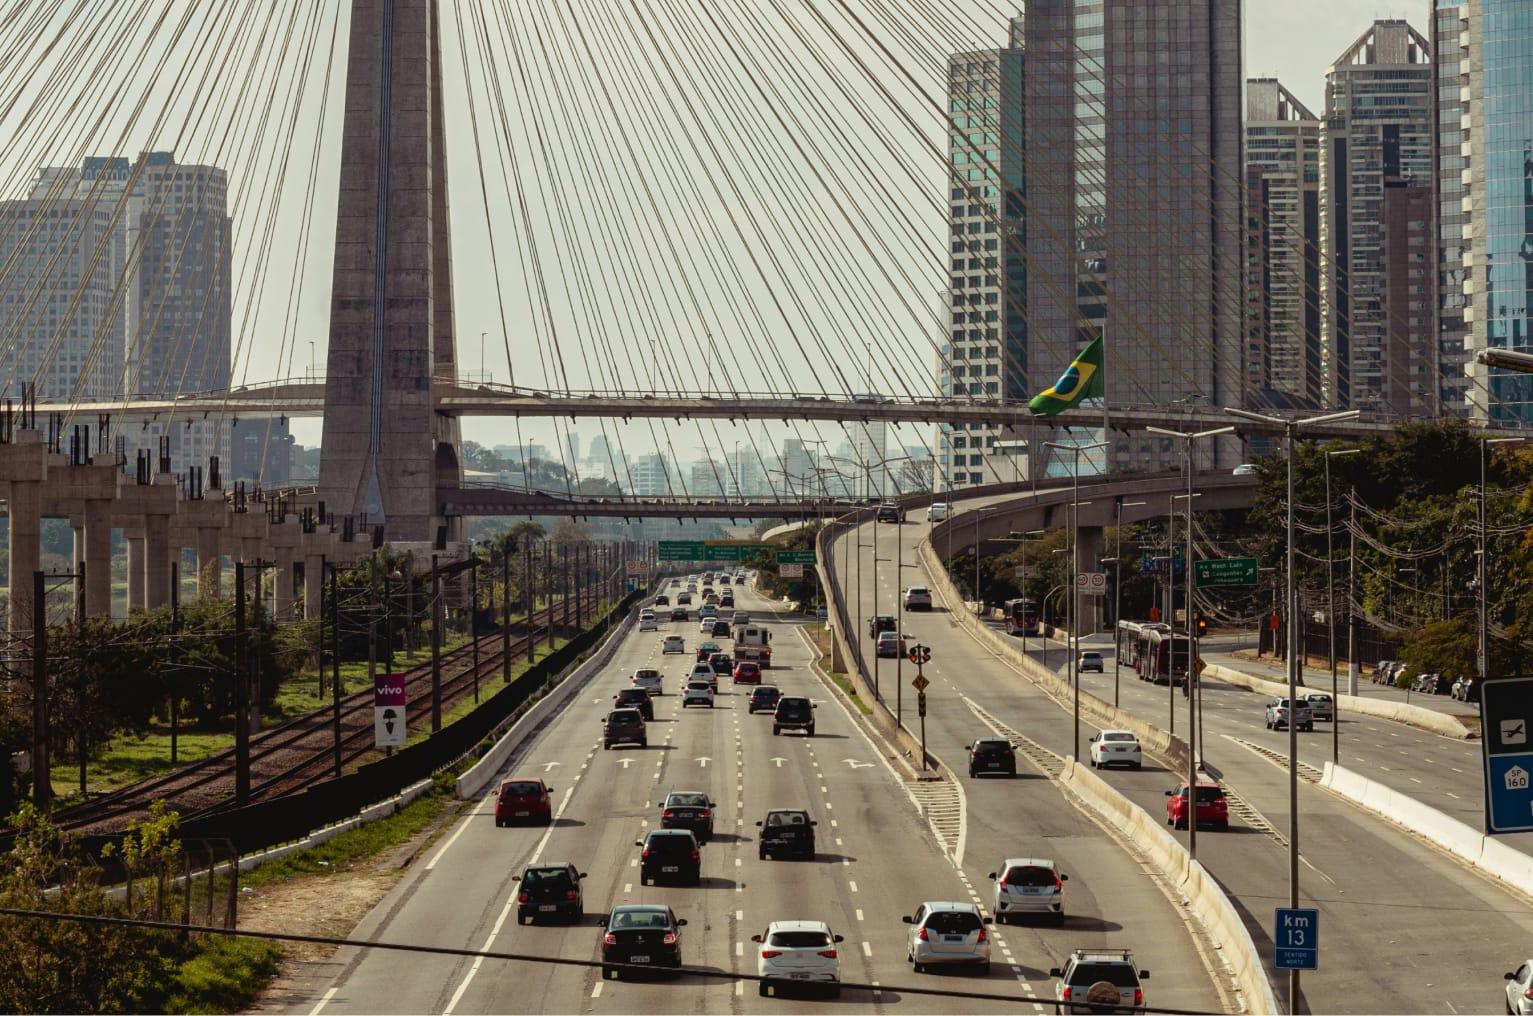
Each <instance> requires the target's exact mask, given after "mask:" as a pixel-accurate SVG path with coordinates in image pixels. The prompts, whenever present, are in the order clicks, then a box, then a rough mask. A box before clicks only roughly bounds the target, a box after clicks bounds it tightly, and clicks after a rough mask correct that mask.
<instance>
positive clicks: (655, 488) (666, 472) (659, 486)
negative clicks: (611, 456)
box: [630, 453, 680, 497]
mask: <svg viewBox="0 0 1533 1016" xmlns="http://www.w3.org/2000/svg"><path fill="white" fill-rule="evenodd" d="M630 473H631V475H632V477H633V493H634V494H636V495H638V496H639V497H667V496H669V495H670V494H672V493H678V494H679V493H680V491H679V490H673V488H672V485H671V474H670V467H669V465H667V463H666V461H665V456H664V455H660V454H659V453H651V454H649V455H641V456H639V458H638V459H636V460H635V461H634V463H633V466H632V469H631V471H630Z"/></svg>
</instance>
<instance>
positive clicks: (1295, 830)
mask: <svg viewBox="0 0 1533 1016" xmlns="http://www.w3.org/2000/svg"><path fill="white" fill-rule="evenodd" d="M1224 411H1225V412H1226V413H1228V414H1230V415H1231V416H1238V417H1240V418H1241V419H1244V420H1254V421H1255V422H1257V423H1265V424H1268V425H1273V426H1277V427H1281V428H1282V430H1283V437H1284V439H1285V441H1284V443H1285V444H1286V445H1287V451H1286V459H1287V467H1288V512H1287V525H1286V529H1287V544H1288V547H1287V553H1286V557H1287V562H1288V576H1287V583H1288V587H1287V590H1286V592H1285V596H1284V604H1283V614H1284V615H1285V616H1286V618H1287V621H1288V661H1287V663H1288V702H1289V704H1290V705H1292V704H1293V701H1294V699H1296V698H1298V695H1299V660H1298V656H1299V645H1298V643H1299V640H1298V635H1297V632H1298V625H1296V624H1295V623H1294V621H1295V620H1296V619H1297V618H1298V616H1299V611H1298V606H1299V587H1298V582H1297V581H1296V579H1295V576H1294V570H1293V566H1294V546H1293V443H1294V439H1295V437H1296V436H1297V434H1298V432H1299V431H1300V430H1302V429H1304V428H1306V427H1313V426H1316V425H1318V424H1322V423H1336V422H1339V421H1341V420H1355V419H1356V418H1357V415H1358V411H1357V410H1355V409H1348V410H1346V411H1344V412H1340V413H1325V414H1322V415H1320V416H1311V417H1309V418H1307V419H1303V420H1287V419H1283V418H1282V417H1277V416H1264V415H1262V414H1261V413H1252V412H1249V411H1248V410H1244V409H1231V408H1229V407H1225V410H1224ZM1288 905H1289V907H1292V908H1297V907H1298V906H1299V734H1298V728H1297V727H1296V726H1295V725H1294V724H1292V723H1290V724H1289V725H1288ZM1298 1003H1299V972H1298V971H1297V970H1290V971H1289V972H1288V1011H1289V1012H1296V1011H1297V1006H1298Z"/></svg>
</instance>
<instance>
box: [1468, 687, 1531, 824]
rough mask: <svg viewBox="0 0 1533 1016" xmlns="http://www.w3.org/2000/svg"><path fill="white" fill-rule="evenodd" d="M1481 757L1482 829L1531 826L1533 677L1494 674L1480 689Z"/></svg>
mask: <svg viewBox="0 0 1533 1016" xmlns="http://www.w3.org/2000/svg"><path fill="white" fill-rule="evenodd" d="M1480 703H1481V705H1480V743H1481V744H1482V745H1483V747H1482V748H1481V752H1482V753H1483V755H1484V759H1485V831H1486V832H1487V833H1489V834H1491V835H1495V834H1497V833H1521V832H1528V831H1529V830H1533V733H1530V728H1533V677H1513V678H1498V679H1496V680H1492V681H1486V682H1485V683H1484V684H1483V685H1482V686H1481V688H1480Z"/></svg>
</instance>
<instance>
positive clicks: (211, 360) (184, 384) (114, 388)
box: [0, 152, 233, 472]
mask: <svg viewBox="0 0 1533 1016" xmlns="http://www.w3.org/2000/svg"><path fill="white" fill-rule="evenodd" d="M227 188H228V179H227V174H226V173H225V172H224V171H223V170H222V169H219V168H217V167H215V166H198V165H182V164H180V163H177V162H176V161H175V156H174V155H173V154H172V153H169V152H147V153H144V154H142V155H140V156H139V158H138V159H137V160H136V161H135V160H129V159H126V158H99V157H90V158H86V159H85V160H83V161H82V163H81V165H80V166H79V167H78V168H75V167H58V166H50V167H44V168H43V169H41V170H39V172H38V175H37V179H36V180H35V181H34V185H33V188H32V191H31V193H29V194H28V196H27V197H25V198H22V199H20V200H16V201H8V202H4V203H3V204H0V264H4V265H6V266H7V267H6V268H5V270H4V272H3V274H0V330H3V333H4V334H5V336H6V337H7V341H8V343H9V344H10V345H9V349H8V351H7V355H4V356H0V364H3V366H0V385H5V386H7V390H9V391H12V392H14V391H15V390H16V388H17V387H18V385H19V383H20V382H22V381H31V380H33V379H36V380H37V381H38V382H39V384H38V394H39V395H40V396H43V397H47V398H59V399H63V400H66V401H67V400H68V399H70V398H97V399H113V398H119V397H122V396H124V395H176V394H182V393H192V392H209V391H221V390H224V389H227V387H228V385H229V377H230V368H229V360H230V355H231V322H232V313H233V311H232V303H233V301H232V296H231V294H232V288H233V287H232V280H231V265H232V241H231V236H232V225H231V220H230V218H229V215H228V210H227V209H228V196H227ZM116 423H117V427H116V433H117V434H118V435H119V436H120V437H121V438H122V443H123V450H124V451H125V452H126V454H127V456H128V458H129V459H130V461H131V460H133V459H134V458H136V452H137V451H138V450H139V449H145V450H148V451H149V452H150V453H151V454H156V455H157V454H158V450H159V443H160V438H161V437H162V436H163V437H166V438H168V439H169V446H170V453H171V468H172V470H174V471H176V472H184V471H185V470H186V469H187V468H189V467H191V466H194V465H195V466H202V467H204V468H205V467H206V466H207V465H208V460H209V458H210V457H212V456H214V455H218V456H220V457H222V458H223V459H224V460H225V461H227V459H228V455H229V433H228V431H227V429H226V428H225V427H222V426H220V425H219V423H218V422H217V421H212V420H190V421H187V420H182V421H178V422H177V423H176V424H174V425H168V424H167V423H166V422H164V421H161V420H151V421H141V420H133V421H130V420H128V419H126V418H120V419H118V420H117V421H116Z"/></svg>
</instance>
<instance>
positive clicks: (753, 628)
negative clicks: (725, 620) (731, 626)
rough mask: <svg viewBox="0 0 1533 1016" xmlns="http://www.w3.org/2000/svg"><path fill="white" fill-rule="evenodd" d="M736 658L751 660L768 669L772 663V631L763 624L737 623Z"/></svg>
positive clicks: (738, 659)
mask: <svg viewBox="0 0 1533 1016" xmlns="http://www.w3.org/2000/svg"><path fill="white" fill-rule="evenodd" d="M734 636H735V660H736V662H738V661H740V660H751V661H753V662H755V663H758V664H760V665H761V669H762V670H766V669H767V668H768V667H770V666H771V665H772V646H771V642H772V633H771V632H770V631H768V630H767V628H766V626H765V625H761V624H737V625H735V631H734Z"/></svg>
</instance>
